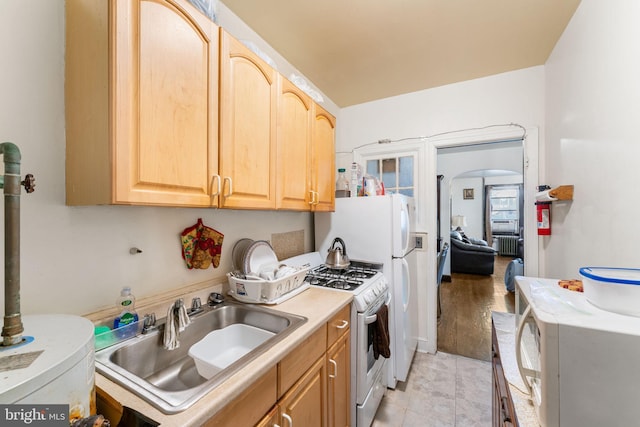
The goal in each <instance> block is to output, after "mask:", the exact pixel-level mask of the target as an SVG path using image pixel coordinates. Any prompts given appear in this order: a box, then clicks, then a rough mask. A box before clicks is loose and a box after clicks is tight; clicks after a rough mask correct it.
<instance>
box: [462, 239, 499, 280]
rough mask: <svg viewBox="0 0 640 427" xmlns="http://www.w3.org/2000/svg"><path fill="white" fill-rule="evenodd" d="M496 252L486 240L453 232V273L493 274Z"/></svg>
mask: <svg viewBox="0 0 640 427" xmlns="http://www.w3.org/2000/svg"><path fill="white" fill-rule="evenodd" d="M495 259H496V250H495V249H493V248H492V247H491V246H488V245H487V242H485V241H484V240H479V239H473V238H467V237H466V236H464V235H462V234H460V232H458V231H455V230H454V231H452V232H451V272H452V273H467V274H483V275H490V274H493V264H494V262H495Z"/></svg>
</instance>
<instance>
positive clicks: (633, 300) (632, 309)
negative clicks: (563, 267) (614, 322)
mask: <svg viewBox="0 0 640 427" xmlns="http://www.w3.org/2000/svg"><path fill="white" fill-rule="evenodd" d="M580 275H581V276H582V278H583V287H584V295H585V297H586V298H587V301H589V302H590V303H591V304H593V305H595V306H596V307H598V308H601V309H603V310H606V311H611V312H614V313H619V314H626V315H629V316H636V317H640V269H636V268H609V267H582V268H581V269H580Z"/></svg>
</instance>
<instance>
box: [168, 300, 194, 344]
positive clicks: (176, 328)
mask: <svg viewBox="0 0 640 427" xmlns="http://www.w3.org/2000/svg"><path fill="white" fill-rule="evenodd" d="M190 323H191V319H190V318H189V315H188V314H187V308H186V307H185V305H184V303H183V302H182V300H179V301H176V303H174V304H171V306H169V310H168V311H167V320H166V323H165V325H164V337H163V338H164V339H163V344H164V348H166V349H167V350H175V349H176V348H178V347H180V341H179V340H178V336H179V335H180V332H182V331H184V330H185V328H186V327H187V326H189V324H190Z"/></svg>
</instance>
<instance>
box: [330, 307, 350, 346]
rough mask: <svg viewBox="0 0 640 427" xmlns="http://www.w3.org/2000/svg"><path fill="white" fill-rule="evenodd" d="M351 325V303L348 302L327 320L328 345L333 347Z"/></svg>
mask: <svg viewBox="0 0 640 427" xmlns="http://www.w3.org/2000/svg"><path fill="white" fill-rule="evenodd" d="M350 327H351V304H347V305H346V306H345V307H343V308H342V309H341V310H340V311H339V312H338V313H337V314H336V315H335V316H333V317H332V318H331V319H330V320H329V322H327V346H328V347H331V346H332V345H333V344H334V343H335V342H336V341H337V340H338V338H340V337H341V336H342V335H343V334H344V333H345V332H347V331H348V330H349V328H350Z"/></svg>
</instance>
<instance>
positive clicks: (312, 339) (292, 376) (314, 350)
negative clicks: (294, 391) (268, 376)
mask: <svg viewBox="0 0 640 427" xmlns="http://www.w3.org/2000/svg"><path fill="white" fill-rule="evenodd" d="M326 350H327V325H326V324H324V325H322V326H321V327H319V328H318V329H317V330H316V331H315V332H314V333H313V334H311V336H309V338H307V339H306V340H305V341H304V342H303V343H302V344H300V345H299V346H298V347H296V348H295V349H294V350H293V351H291V353H289V354H288V355H286V356H285V357H284V359H282V360H281V361H280V363H279V364H278V369H279V372H278V379H279V381H278V398H280V397H282V396H283V395H284V394H285V393H286V392H287V390H289V389H290V388H291V386H292V385H293V384H295V382H296V381H298V379H299V378H300V377H301V376H302V375H303V374H304V373H305V372H306V371H307V370H308V369H309V368H310V367H311V365H313V363H314V362H315V361H316V360H318V358H319V357H321V356H322V355H323V354H324V353H325V351H326Z"/></svg>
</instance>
